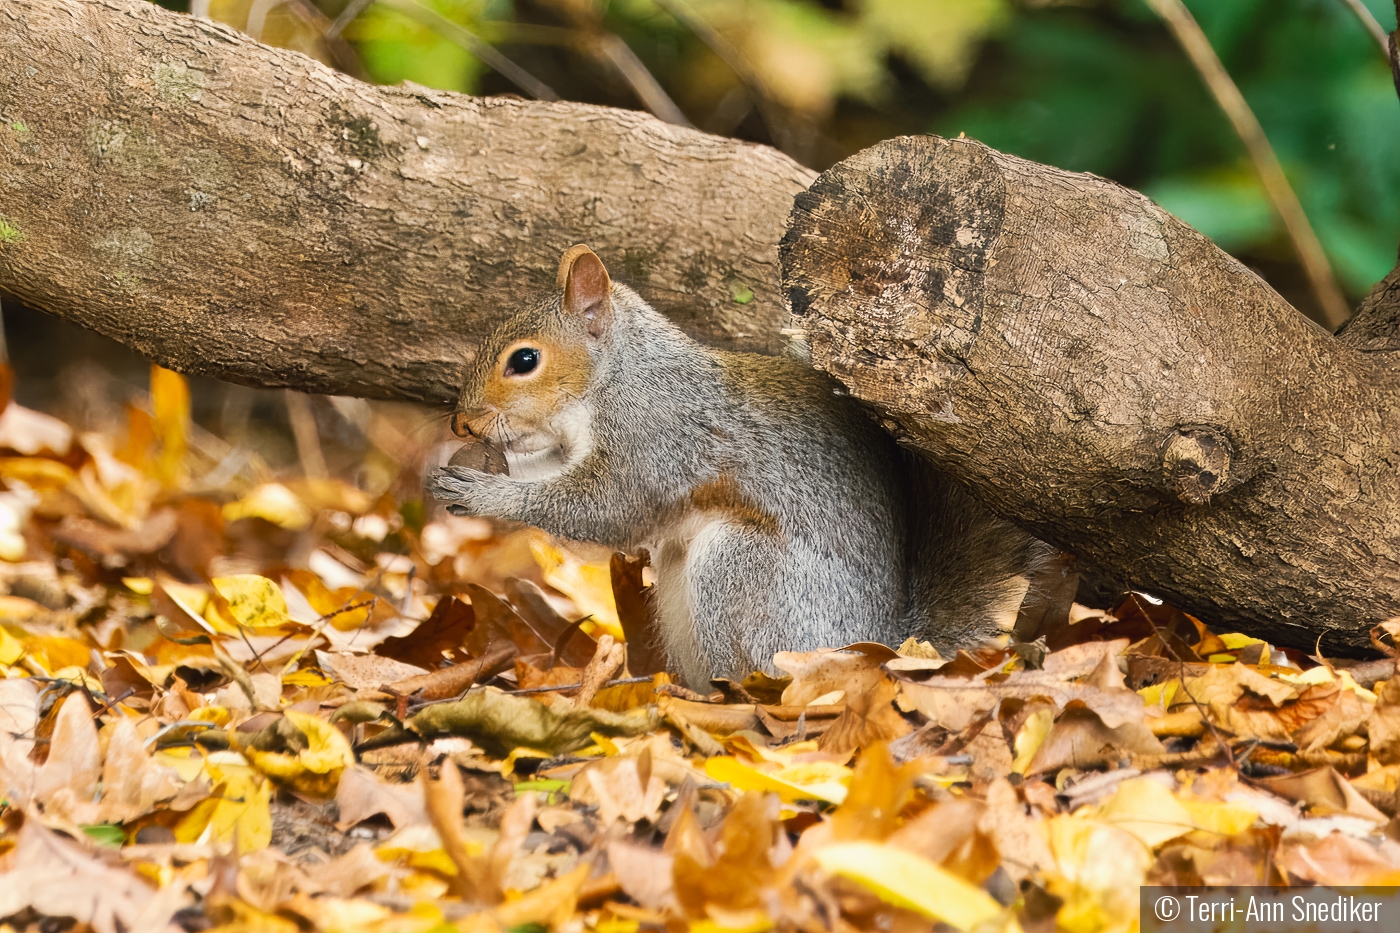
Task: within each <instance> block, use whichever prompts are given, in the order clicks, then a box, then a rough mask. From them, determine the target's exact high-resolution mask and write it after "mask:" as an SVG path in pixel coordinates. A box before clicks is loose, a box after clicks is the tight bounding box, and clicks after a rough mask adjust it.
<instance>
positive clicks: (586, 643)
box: [505, 577, 593, 667]
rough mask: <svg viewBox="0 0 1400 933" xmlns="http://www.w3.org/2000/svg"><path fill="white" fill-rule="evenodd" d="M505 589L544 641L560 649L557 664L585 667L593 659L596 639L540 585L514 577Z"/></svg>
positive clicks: (522, 616)
mask: <svg viewBox="0 0 1400 933" xmlns="http://www.w3.org/2000/svg"><path fill="white" fill-rule="evenodd" d="M505 591H506V596H508V597H509V598H510V602H511V605H513V606H514V607H515V609H516V611H517V612H518V613H519V614H520V616H521V618H523V619H524V620H525V621H526V622H527V623H529V625H530V627H531V628H532V629H534V630H535V632H536V633H537V634H538V635H539V636H540V638H541V639H542V640H543V641H545V642H547V643H548V644H550V645H553V646H555V647H556V648H558V649H559V650H558V651H557V657H556V658H555V663H557V664H567V665H569V666H571V667H583V666H584V665H585V664H587V663H588V662H589V661H590V660H591V659H592V658H593V639H592V638H590V637H589V636H588V635H587V634H586V633H584V632H582V631H579V630H578V627H577V626H576V625H575V624H574V623H573V622H570V621H569V620H568V619H566V618H564V617H563V616H562V615H560V614H559V613H558V612H557V611H556V610H555V608H554V606H553V605H552V604H551V603H550V601H549V599H548V598H547V597H546V596H545V595H544V591H543V590H541V589H540V588H539V587H538V586H536V585H535V584H534V583H532V582H530V581H529V580H521V579H519V578H518V577H511V578H510V579H509V580H507V581H506V583H505ZM565 632H570V635H569V637H568V639H567V640H565V641H564V642H563V644H562V646H561V645H560V644H559V641H560V639H561V638H563V636H564V634H565Z"/></svg>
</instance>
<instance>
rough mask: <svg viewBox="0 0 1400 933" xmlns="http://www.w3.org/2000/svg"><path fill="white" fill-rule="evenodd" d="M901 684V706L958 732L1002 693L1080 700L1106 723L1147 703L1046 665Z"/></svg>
mask: <svg viewBox="0 0 1400 933" xmlns="http://www.w3.org/2000/svg"><path fill="white" fill-rule="evenodd" d="M892 673H895V674H896V677H898V676H899V675H898V673H897V672H892ZM900 689H901V690H902V691H903V694H904V699H903V700H901V706H904V705H905V704H907V705H908V708H912V709H917V710H918V711H919V712H921V713H923V714H924V715H925V716H927V717H928V718H929V720H930V721H932V722H936V723H938V724H939V725H940V726H943V727H944V728H945V729H947V730H948V731H950V732H961V731H962V730H964V729H966V728H967V726H968V724H970V723H971V722H972V721H973V720H974V719H976V718H979V717H981V716H985V715H987V714H988V713H990V712H991V711H992V710H993V709H995V708H996V707H997V704H998V703H1000V702H1001V701H1002V700H1003V699H1010V698H1016V699H1022V700H1031V699H1034V698H1036V697H1045V698H1046V699H1048V700H1050V701H1052V702H1053V703H1054V704H1055V705H1056V706H1057V707H1059V708H1063V707H1064V706H1065V705H1066V704H1068V703H1070V702H1071V701H1074V700H1078V701H1080V702H1082V703H1083V704H1084V705H1085V706H1088V707H1089V708H1090V709H1092V710H1094V712H1096V713H1097V714H1098V715H1099V718H1101V719H1102V720H1103V721H1104V723H1105V725H1107V726H1109V727H1110V728H1116V727H1118V726H1121V725H1123V724H1125V723H1130V722H1139V723H1140V722H1142V719H1143V715H1144V711H1145V709H1146V707H1145V706H1144V704H1143V700H1142V697H1141V696H1139V695H1138V694H1136V693H1134V692H1133V691H1131V690H1104V689H1100V688H1099V687H1095V686H1091V685H1089V684H1077V683H1069V682H1066V681H1064V680H1062V679H1060V678H1059V677H1056V676H1054V675H1051V674H1047V673H1045V672H1044V671H1014V672H1012V673H1011V674H1010V675H1008V676H1007V677H1006V679H1005V680H1003V681H1001V682H1000V683H990V682H986V681H979V680H969V679H966V678H961V677H942V676H938V677H930V678H929V679H928V680H926V681H923V682H922V683H916V682H912V681H907V680H903V679H902V678H901V679H900Z"/></svg>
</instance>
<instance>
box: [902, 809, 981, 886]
mask: <svg viewBox="0 0 1400 933" xmlns="http://www.w3.org/2000/svg"><path fill="white" fill-rule="evenodd" d="M986 811H987V807H986V804H984V803H983V802H982V801H980V800H973V799H969V798H963V799H959V800H949V801H945V802H943V803H940V804H936V805H935V806H932V807H929V808H928V809H927V810H924V811H923V812H922V813H920V814H919V815H918V816H916V817H915V818H914V819H912V820H910V821H909V822H907V823H905V824H904V825H903V826H901V827H900V828H899V829H897V830H896V831H895V832H894V833H893V834H892V835H891V836H890V837H889V840H888V841H889V843H890V845H894V846H898V847H899V848H901V849H907V850H909V851H910V852H917V853H918V854H919V855H922V856H923V857H924V858H926V859H928V860H929V861H931V862H934V863H936V864H940V865H942V866H943V867H944V868H947V869H948V870H949V871H951V872H953V873H954V874H957V875H960V876H962V877H963V878H966V879H967V880H968V881H971V882H972V883H973V884H981V883H982V882H983V881H985V880H987V878H988V877H989V876H990V875H991V874H992V872H994V871H995V870H996V867H997V865H998V864H999V863H1000V859H999V858H998V855H997V849H996V845H995V843H993V842H992V839H991V836H989V835H988V834H987V833H986V832H985V831H984V830H983V829H982V828H981V823H982V821H983V819H984V818H985V817H986Z"/></svg>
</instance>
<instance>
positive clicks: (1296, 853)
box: [1278, 833, 1400, 886]
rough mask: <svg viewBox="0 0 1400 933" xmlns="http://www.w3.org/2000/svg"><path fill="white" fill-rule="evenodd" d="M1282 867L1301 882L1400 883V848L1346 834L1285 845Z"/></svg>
mask: <svg viewBox="0 0 1400 933" xmlns="http://www.w3.org/2000/svg"><path fill="white" fill-rule="evenodd" d="M1278 865H1279V867H1280V868H1282V869H1283V870H1284V871H1286V872H1288V874H1289V875H1291V876H1292V877H1293V878H1296V879H1298V880H1299V881H1312V882H1315V883H1317V884H1331V885H1377V886H1381V885H1384V886H1390V885H1395V884H1400V845H1397V844H1396V843H1395V842H1394V841H1392V840H1390V839H1385V840H1382V841H1381V843H1380V844H1379V845H1372V844H1370V843H1368V842H1366V841H1365V840H1362V839H1357V838H1355V837H1354V836H1348V835H1346V834H1344V833H1329V834H1328V835H1326V836H1324V837H1323V838H1321V839H1318V840H1313V841H1298V842H1291V843H1289V844H1285V845H1284V847H1283V850H1282V851H1281V852H1280V853H1279V856H1278Z"/></svg>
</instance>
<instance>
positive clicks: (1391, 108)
mask: <svg viewBox="0 0 1400 933" xmlns="http://www.w3.org/2000/svg"><path fill="white" fill-rule="evenodd" d="M248 2H249V0H210V7H209V13H210V15H212V16H214V18H217V19H223V20H224V21H226V22H229V23H230V24H232V25H235V26H238V27H240V28H242V26H243V22H242V21H241V20H240V15H241V16H242V18H243V20H246V16H247V14H246V7H247V6H248ZM313 2H314V4H315V6H316V8H317V9H319V12H320V14H322V15H323V16H324V18H323V19H321V20H320V21H319V24H318V23H315V22H312V21H311V20H310V19H307V17H306V16H305V15H303V14H304V13H305V11H306V10H309V9H311V7H312V4H313ZM1365 2H1366V3H1367V5H1368V6H1369V8H1370V9H1371V10H1372V12H1373V13H1374V15H1375V16H1376V17H1377V19H1378V20H1379V21H1380V22H1381V24H1382V25H1383V26H1384V28H1386V29H1391V28H1394V25H1395V19H1394V10H1393V9H1392V8H1391V6H1390V5H1389V3H1387V2H1385V0H1365ZM346 5H347V0H289V2H288V3H287V4H285V5H284V6H286V7H287V8H292V7H297V6H299V7H301V8H302V14H299V15H301V16H302V19H303V20H304V21H305V24H304V25H305V26H306V28H308V29H311V30H312V31H313V32H314V31H315V30H316V29H321V28H323V27H324V26H325V25H326V24H328V23H329V22H330V20H333V19H334V18H335V17H336V16H337V15H339V14H340V13H341V12H342V11H343V10H344V9H345V7H346ZM423 6H428V7H431V8H432V10H434V11H436V13H438V14H441V16H443V17H446V18H447V19H449V20H452V21H453V22H456V23H458V24H460V25H462V26H465V27H467V28H468V29H470V30H472V31H473V32H474V33H475V34H477V35H479V36H481V37H483V38H484V39H486V40H488V41H490V42H491V43H492V44H493V45H495V46H497V48H499V49H500V50H501V51H502V52H503V53H505V54H506V55H507V56H508V57H509V58H510V59H511V60H513V61H515V62H516V63H518V64H519V65H521V66H522V67H524V68H525V69H526V70H527V71H529V72H530V73H531V74H532V75H534V76H535V77H537V78H539V79H541V80H543V81H545V82H546V83H547V84H549V85H550V86H551V87H552V88H554V89H555V90H556V91H557V92H558V93H559V94H560V96H562V97H564V98H567V99H573V100H582V101H588V102H594V103H602V104H610V105H613V106H623V107H640V106H641V103H640V98H639V96H638V93H637V91H636V90H635V88H634V86H632V85H630V84H629V83H628V82H627V81H626V80H624V78H623V77H622V75H621V73H620V72H619V71H618V69H617V68H616V67H614V66H612V65H610V64H609V63H608V61H607V59H606V57H605V56H604V55H601V54H600V53H599V52H598V49H599V47H600V46H599V41H600V37H604V36H609V35H615V36H619V37H621V38H622V39H623V40H624V41H625V42H626V43H627V45H628V46H629V47H630V48H631V49H632V50H633V51H634V52H635V53H636V54H637V56H638V57H639V58H640V59H641V60H642V62H644V63H645V65H646V67H647V68H648V69H649V70H650V72H651V73H652V75H654V76H655V78H656V79H657V81H659V83H660V85H661V86H662V87H663V88H664V89H665V90H666V92H667V93H668V94H669V95H670V96H671V97H672V98H673V99H674V100H675V101H676V103H677V104H678V105H679V106H680V108H681V110H682V111H683V112H684V113H685V115H686V116H687V117H688V118H689V119H690V120H691V121H692V122H693V123H695V124H696V125H697V126H699V127H700V128H702V129H707V130H709V131H711V132H718V133H723V134H727V135H734V136H738V137H741V138H747V139H752V140H756V141H760V142H765V143H770V144H774V145H777V146H779V147H780V148H782V149H784V150H785V151H787V152H788V153H789V154H790V155H792V156H794V157H795V158H797V159H799V160H800V161H803V162H805V163H807V164H809V165H812V166H814V167H816V168H824V167H826V166H827V165H829V164H831V163H832V162H835V161H837V160H839V159H841V158H843V157H845V156H846V155H849V154H850V153H852V152H854V151H856V150H858V149H860V148H862V147H864V146H867V145H870V144H872V143H874V142H876V141H878V140H880V139H884V138H887V137H890V136H894V135H899V134H904V133H924V132H932V133H939V134H944V135H957V134H958V133H960V132H961V133H966V134H967V135H969V136H972V137H975V138H977V139H980V140H983V141H984V142H986V143H988V144H990V145H992V146H994V147H996V148H998V149H1002V150H1005V151H1008V152H1012V153H1015V154H1017V155H1021V156H1025V157H1027V158H1030V159H1035V160H1037V161H1041V162H1047V163H1051V164H1054V165H1058V166H1060V167H1063V168H1067V169H1073V170H1080V171H1089V172H1095V173H1097V174H1100V175H1103V176H1106V177H1109V178H1112V179H1114V180H1117V181H1120V182H1122V183H1124V184H1126V185H1130V186H1132V187H1135V188H1138V189H1141V190H1143V191H1145V192H1146V193H1147V194H1149V195H1151V196H1152V197H1153V198H1154V199H1156V200H1157V201H1158V202H1159V203H1160V204H1161V205H1162V206H1164V207H1165V208H1167V209H1168V210H1170V211H1171V212H1173V213H1174V214H1176V215H1177V216H1179V217H1181V218H1182V219H1184V220H1186V221H1187V222H1189V223H1191V224H1192V225H1194V226H1195V227H1197V228H1198V229H1200V230H1201V231H1203V232H1205V233H1206V234H1208V235H1209V236H1211V237H1212V238H1213V239H1214V240H1215V241H1216V242H1217V243H1219V244H1220V245H1221V246H1222V247H1223V248H1225V249H1227V250H1229V251H1231V252H1232V253H1234V254H1235V255H1237V256H1239V257H1241V258H1242V259H1244V260H1245V261H1246V262H1248V263H1250V264H1252V265H1253V266H1254V267H1255V268H1257V269H1259V270H1260V271H1261V272H1263V273H1264V274H1265V276H1266V277H1267V278H1269V279H1270V280H1271V281H1272V282H1273V284H1274V285H1275V286H1276V287H1278V288H1279V289H1280V290H1282V291H1283V292H1284V293H1285V295H1287V296H1288V297H1289V298H1290V299H1291V300H1293V301H1294V302H1295V303H1296V304H1298V305H1299V306H1300V307H1302V308H1303V309H1304V310H1310V309H1311V307H1312V299H1311V296H1310V295H1309V294H1308V290H1307V288H1306V286H1305V284H1304V280H1303V277H1302V274H1301V272H1300V271H1299V269H1298V267H1297V265H1296V262H1295V261H1294V258H1293V252H1292V249H1291V247H1290V245H1289V243H1288V241H1287V239H1286V238H1285V236H1284V233H1283V229H1282V225H1281V224H1280V223H1279V222H1278V221H1277V219H1276V218H1275V217H1274V215H1273V212H1272V211H1271V209H1270V207H1269V204H1268V202H1267V200H1266V198H1265V195H1264V192H1263V189H1262V187H1261V186H1260V184H1259V182H1258V179H1257V177H1256V175H1255V172H1254V169H1253V167H1252V165H1251V163H1250V162H1249V160H1248V159H1247V158H1246V156H1245V152H1244V147H1243V146H1242V145H1241V143H1240V142H1239V140H1238V139H1237V138H1236V136H1235V134H1234V133H1233V131H1232V130H1231V128H1230V125H1229V124H1228V122H1227V121H1226V120H1225V118H1224V116H1223V115H1222V114H1221V112H1220V110H1219V108H1218V107H1217V106H1216V104H1215V102H1214V100H1213V99H1212V98H1211V97H1210V96H1209V94H1208V93H1207V92H1206V90H1205V88H1204V87H1203V85H1202V83H1201V81H1200V79H1199V77H1198V76H1197V74H1196V73H1195V71H1194V70H1193V69H1192V68H1191V66H1190V64H1189V62H1188V61H1187V60H1186V58H1185V56H1184V55H1183V53H1182V52H1181V50H1180V48H1179V47H1178V46H1177V45H1176V43H1175V42H1174V40H1173V39H1172V38H1171V36H1170V35H1169V34H1168V32H1167V31H1166V29H1165V27H1164V26H1163V25H1162V24H1161V23H1160V22H1159V21H1158V20H1157V18H1156V17H1155V16H1154V15H1153V14H1152V13H1151V12H1150V10H1149V9H1148V8H1147V7H1146V6H1145V4H1144V3H1143V2H1142V0H1069V2H1058V0H1021V2H1019V3H1018V2H1013V0H378V2H374V3H370V4H369V5H368V6H367V7H366V8H365V9H364V11H363V12H361V13H360V14H359V15H358V16H356V17H355V18H354V19H353V21H351V22H350V23H349V25H348V26H347V27H346V28H345V31H344V39H345V40H346V43H348V45H346V46H342V48H341V52H340V56H341V59H342V60H336V59H335V56H334V55H333V54H331V53H330V52H327V56H328V60H333V63H335V64H338V65H340V66H341V67H350V68H359V69H362V74H363V75H364V76H366V77H368V78H369V79H370V80H374V81H378V82H384V83H396V82H399V81H403V80H410V81H415V82H418V83H421V84H426V85H430V86H433V87H438V88H447V89H452V90H459V91H466V92H469V93H484V94H493V93H512V92H515V93H518V92H519V89H518V88H517V87H515V86H514V85H513V84H511V83H510V82H509V81H507V80H506V79H504V78H503V77H502V76H501V75H500V74H498V73H496V72H495V71H492V70H491V69H489V68H487V67H485V66H484V65H482V64H481V62H480V61H479V60H478V59H477V58H476V57H474V56H473V55H472V54H470V53H469V52H468V51H466V50H464V49H463V48H462V47H461V46H460V45H459V44H458V43H456V42H454V41H452V40H451V39H450V38H447V37H445V36H444V35H443V34H442V32H443V31H442V30H441V29H440V28H434V27H433V26H432V25H431V23H428V24H425V22H426V21H425V19H424V16H423V15H422V7H423ZM1188 6H1189V7H1190V8H1191V10H1192V12H1193V13H1194V14H1195V16H1196V17H1197V19H1198V20H1199V21H1200V23H1201V25H1202V27H1203V28H1204V30H1205V31H1206V33H1207V35H1208V36H1209V38H1210V40H1211V43H1212V45H1213V46H1214V47H1215V49H1216V51H1217V52H1218V54H1219V55H1220V57H1221V58H1222V60H1223V61H1224V63H1225V66H1226V68H1227V69H1228V70H1229V72H1230V73H1231V75H1232V76H1233V77H1234V79H1235V80H1236V82H1237V83H1238V84H1239V86H1240V88H1241V90H1242V91H1243V93H1244V95H1245V97H1246V98H1247V99H1248V101H1249V103H1250V104H1251V106H1252V107H1253V108H1254V110H1255V112H1256V114H1257V115H1258V117H1259V120H1260V122H1261V123H1262V124H1263V126H1264V128H1265V131H1266V132H1267V134H1268V136H1269V139H1270V141H1271V142H1272V144H1273V146H1274V147H1275V149H1276V150H1277V152H1278V155H1279V157H1280V159H1281V161H1282V162H1283V165H1284V167H1285V170H1286V172H1287V174H1288V176H1289V178H1290V180H1291V181H1292V183H1293V185H1294V187H1295V188H1296V190H1297V192H1298V194H1299V197H1300V199H1301V200H1302V203H1303V205H1304V207H1305V209H1306V210H1307V213H1308V215H1309V217H1310V219H1311V221H1312V223H1313V225H1314V227H1315V228H1316V229H1317V232H1318V235H1319V237H1320V238H1321V240H1322V242H1323V244H1324V247H1325V248H1326V250H1327V253H1328V256H1329V257H1330V259H1331V261H1332V263H1333V265H1334V267H1335V269H1336V271H1337V275H1338V277H1339V279H1340V280H1341V282H1342V284H1343V286H1344V287H1345V288H1346V290H1347V291H1348V292H1349V293H1350V295H1351V296H1352V297H1353V298H1356V297H1359V296H1360V295H1361V294H1364V292H1365V290H1366V289H1367V288H1368V287H1369V286H1370V285H1371V284H1372V283H1373V282H1375V281H1376V280H1377V279H1379V278H1380V277H1381V276H1383V275H1384V274H1385V273H1386V272H1388V271H1389V270H1390V268H1391V266H1392V265H1393V264H1394V261H1395V254H1396V244H1397V242H1398V241H1400V159H1397V158H1396V154H1397V153H1400V103H1398V102H1397V99H1396V91H1395V88H1394V85H1393V84H1392V80H1391V75H1390V69H1389V65H1388V63H1387V62H1386V60H1385V58H1384V57H1383V55H1382V52H1381V50H1380V48H1379V47H1378V45H1377V44H1376V42H1375V41H1374V39H1373V38H1372V37H1371V36H1370V34H1369V33H1367V32H1366V30H1365V28H1364V27H1363V26H1362V24H1361V23H1360V21H1359V20H1358V19H1357V18H1356V16H1355V15H1354V14H1353V12H1352V11H1351V10H1350V9H1348V7H1347V6H1346V4H1345V3H1344V2H1343V0H1188ZM240 11H242V12H241V13H240ZM293 12H295V11H293ZM276 14H277V11H276V10H274V13H273V14H272V15H269V18H268V21H267V22H268V24H267V33H268V34H267V35H264V36H263V38H264V39H265V41H271V42H274V43H276V44H292V43H291V42H290V41H282V42H279V41H278V40H277V38H276V37H274V36H273V35H272V34H271V33H272V30H273V25H274V23H273V20H274V18H275V15H276ZM287 15H290V14H287ZM687 16H689V17H691V18H692V19H691V23H690V24H689V25H688V24H687V23H685V22H683V21H682V20H684V19H685V18H686V17H687ZM313 19H314V17H313ZM429 19H431V15H430V16H429ZM696 21H699V22H701V23H703V24H704V25H705V26H706V27H708V28H710V29H713V30H714V31H715V32H716V33H718V34H719V35H720V36H721V37H722V40H723V43H724V44H725V46H726V48H720V51H721V52H724V53H725V54H723V55H721V54H716V52H715V51H714V47H715V46H714V42H713V41H711V43H710V44H709V45H707V44H706V42H705V41H702V37H701V36H700V35H698V34H697V31H696V29H695V28H692V27H693V26H694V23H695V22H696ZM347 54H352V55H353V56H354V58H355V59H356V60H355V61H353V62H350V63H348V65H347V62H346V61H344V60H343V59H344V58H345V56H346V55H347ZM742 71H747V72H748V73H747V74H742V75H741V72H742Z"/></svg>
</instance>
